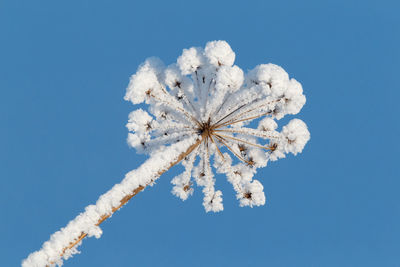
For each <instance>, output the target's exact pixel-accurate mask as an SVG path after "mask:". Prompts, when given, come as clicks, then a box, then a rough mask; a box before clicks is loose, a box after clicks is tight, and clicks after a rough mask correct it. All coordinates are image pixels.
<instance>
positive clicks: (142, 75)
mask: <svg viewBox="0 0 400 267" xmlns="http://www.w3.org/2000/svg"><path fill="white" fill-rule="evenodd" d="M234 61H235V53H234V52H233V51H232V49H231V47H230V46H229V45H228V44H227V43H226V42H225V41H213V42H209V43H207V45H206V47H205V48H204V49H203V48H199V47H192V48H190V49H184V50H183V53H182V55H181V56H180V57H179V58H178V60H177V63H176V64H172V65H169V66H164V65H163V64H162V62H161V61H160V60H158V59H156V58H150V59H148V60H146V61H145V62H144V63H143V64H142V65H141V66H140V67H139V69H138V71H137V73H136V74H134V75H133V76H132V77H131V80H130V83H129V86H128V88H127V92H126V96H125V99H126V100H130V101H132V102H133V103H134V104H141V103H143V102H145V103H146V104H148V106H149V109H148V111H145V110H143V109H140V108H139V109H137V110H135V111H133V112H132V113H131V114H130V115H129V121H128V124H127V127H128V129H129V131H130V133H129V135H128V143H129V145H131V146H132V147H134V148H136V149H137V151H138V152H141V153H148V154H150V157H149V158H148V159H147V160H146V161H145V162H144V163H143V164H142V165H141V166H140V167H139V168H137V169H136V170H133V171H131V172H129V173H127V174H126V176H125V178H124V179H123V180H122V182H121V183H119V184H116V185H115V186H114V187H113V188H111V189H110V190H109V191H108V192H106V193H105V194H103V195H101V196H100V197H99V199H98V200H97V202H96V204H94V205H89V206H87V207H86V208H85V211H84V212H82V213H80V214H79V215H78V216H77V217H76V218H75V219H73V220H72V221H70V222H69V223H68V225H67V226H66V227H63V228H61V229H60V230H59V231H57V232H56V233H54V234H53V235H51V237H50V240H48V241H46V242H44V244H43V246H42V248H41V249H40V250H39V251H36V252H33V253H31V254H30V255H29V257H28V258H26V259H25V260H24V261H23V263H22V266H23V267H44V266H55V265H59V266H61V265H62V263H63V260H65V259H68V258H69V257H71V256H72V255H73V254H75V253H78V252H79V251H78V250H77V246H79V245H80V244H81V241H82V239H83V238H85V237H91V236H95V237H96V238H99V237H100V236H101V234H102V230H101V228H100V227H99V225H100V224H101V223H102V222H103V221H104V220H105V219H107V218H109V217H111V215H112V214H113V213H114V212H115V211H117V210H118V209H119V208H121V207H122V206H123V205H124V204H125V203H126V202H127V201H129V199H130V198H131V197H133V196H134V195H136V194H137V193H138V192H140V191H141V190H143V189H144V188H145V187H146V186H148V185H152V184H154V181H155V180H156V179H158V177H159V176H160V175H161V174H162V173H164V172H165V171H167V170H168V169H169V168H170V167H172V166H174V165H175V164H177V163H179V162H182V165H183V166H184V168H185V171H184V172H183V173H182V174H180V175H178V176H177V177H175V178H174V179H173V180H172V183H173V185H174V187H173V190H172V192H173V194H175V195H176V196H178V197H180V198H181V199H183V200H185V199H187V197H188V196H190V195H191V194H192V193H193V183H192V178H191V177H193V178H194V181H195V182H196V183H197V185H199V186H201V187H203V193H204V200H203V205H204V208H205V210H206V211H213V212H218V211H221V210H222V209H223V205H222V193H221V191H216V190H215V188H214V183H215V178H214V174H213V169H215V170H216V172H217V173H221V174H225V175H226V176H227V178H228V181H229V182H230V183H231V184H232V185H233V188H234V189H235V191H236V197H237V198H238V199H239V201H240V205H241V206H251V207H252V206H259V205H263V204H264V203H265V195H264V192H263V186H262V185H261V183H260V182H259V181H257V180H254V179H253V176H254V174H255V173H256V169H257V168H260V167H264V166H266V165H267V163H268V161H275V160H277V159H279V158H284V157H285V154H287V153H293V154H295V155H296V154H297V153H299V152H301V151H302V150H303V148H304V146H305V144H306V143H307V141H308V140H309V138H310V134H309V132H308V130H307V126H306V124H305V123H304V122H302V121H301V120H299V119H292V120H291V121H290V122H289V123H288V124H287V125H286V126H283V127H282V128H281V130H280V131H278V125H277V123H276V121H277V120H279V119H281V118H283V117H284V116H285V115H287V114H297V113H298V112H299V111H300V110H301V108H302V107H303V105H304V103H305V101H306V99H305V97H304V95H303V90H302V87H301V85H300V83H299V82H297V81H296V80H294V79H289V76H288V74H287V73H286V72H285V71H284V70H283V69H282V68H281V67H279V66H277V65H273V64H263V65H259V66H256V67H255V68H254V69H253V70H250V71H249V72H247V74H245V73H244V72H243V71H242V70H241V69H240V68H239V67H238V66H235V65H233V64H234Z"/></svg>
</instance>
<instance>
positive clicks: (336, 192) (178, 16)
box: [0, 0, 400, 267]
mask: <svg viewBox="0 0 400 267" xmlns="http://www.w3.org/2000/svg"><path fill="white" fill-rule="evenodd" d="M215 2H216V3H215ZM215 2H214V1H146V2H145V1H141V2H138V1H102V0H97V1H84V0H81V1H54V0H53V1H20V0H14V1H11V0H10V1H5V0H2V1H0V123H1V131H0V183H1V185H0V208H1V210H2V215H1V219H0V258H1V262H2V264H1V265H2V266H18V265H19V264H20V262H21V260H22V259H23V258H25V257H26V256H27V255H28V254H29V253H30V252H32V251H34V250H37V249H39V248H40V247H41V245H42V243H43V242H44V241H45V240H47V239H48V237H49V235H50V234H52V233H53V232H54V231H56V230H58V229H59V228H60V227H62V226H64V225H65V224H66V223H67V222H68V221H69V220H70V219H72V218H74V217H75V216H76V215H77V214H78V213H79V212H80V211H82V210H83V208H84V207H85V206H86V205H88V204H91V203H94V202H95V201H96V199H97V197H98V196H99V195H100V194H102V193H104V192H105V191H107V190H108V189H109V188H110V187H111V186H112V185H113V184H115V183H117V182H119V181H120V180H121V179H122V178H123V176H124V174H125V173H126V172H128V171H129V170H132V169H135V168H137V167H138V166H139V165H140V164H141V162H143V161H144V160H145V158H146V157H145V156H143V155H136V153H135V151H134V150H133V149H130V148H129V147H128V146H127V145H126V142H125V140H126V136H127V130H126V128H125V126H124V125H125V123H126V121H127V116H128V113H129V112H130V111H131V110H133V109H134V107H133V106H132V105H131V104H130V103H128V102H125V101H124V100H123V95H124V93H125V88H126V86H127V83H128V78H129V76H130V75H131V74H132V73H134V72H135V71H136V68H137V66H138V65H139V64H140V63H141V62H142V61H143V60H144V59H145V58H146V57H148V56H159V57H160V58H161V59H162V60H163V61H164V62H166V63H173V62H174V61H175V60H176V58H177V56H178V55H179V54H180V53H181V50H182V49H183V48H187V47H191V46H204V45H205V43H206V42H207V41H210V40H219V39H222V40H226V41H228V42H229V43H230V45H231V47H232V48H233V50H234V51H235V52H236V64H237V65H239V66H240V67H241V68H243V69H244V70H247V69H251V68H253V67H254V66H255V65H257V64H260V63H268V62H272V63H275V64H278V65H281V66H282V67H284V68H285V70H286V71H287V72H288V73H289V74H290V75H291V76H292V77H295V78H296V79H297V80H299V81H300V82H301V83H302V84H303V88H304V92H305V94H306V96H307V104H306V106H305V107H304V108H303V110H302V112H301V113H300V114H299V115H298V116H297V117H299V118H301V119H302V120H304V121H305V122H306V123H307V124H308V126H309V130H310V132H311V141H310V142H309V143H308V145H307V146H306V148H305V150H304V151H303V153H302V154H300V155H298V156H296V157H294V156H289V157H288V158H287V159H284V160H280V161H277V162H275V163H272V164H270V165H269V166H268V167H267V168H264V169H262V170H260V171H259V172H258V174H257V177H258V178H259V180H260V181H262V183H263V184H264V188H265V192H266V194H267V205H266V206H263V207H258V208H253V209H251V208H240V207H239V206H238V203H237V201H236V200H235V199H234V192H233V189H232V188H231V186H230V185H229V184H228V183H227V182H226V181H225V178H224V177H218V181H217V185H218V187H219V188H221V189H222V191H223V193H224V204H225V211H223V212H222V213H218V214H206V213H205V212H204V210H203V207H202V205H201V193H200V190H199V189H195V194H194V196H193V197H192V198H190V199H189V200H187V201H186V202H181V201H180V200H179V199H178V198H176V197H174V196H172V195H171V193H170V190H171V185H170V180H171V178H172V177H173V176H174V175H175V174H177V173H178V171H179V170H180V168H175V169H172V170H171V171H169V172H168V173H167V174H165V175H163V176H162V178H161V179H160V180H159V182H158V183H157V184H156V186H154V187H153V188H150V189H148V190H146V191H145V192H143V193H141V194H140V195H138V196H137V197H136V198H135V199H134V200H133V201H131V202H130V203H129V204H128V205H127V206H126V207H124V208H123V209H122V210H121V211H119V212H118V213H117V214H116V215H115V216H113V217H112V219H111V220H109V221H107V222H106V223H104V224H103V225H102V228H103V231H104V234H103V236H102V238H101V239H99V240H97V239H94V238H92V239H88V240H85V242H84V244H83V246H82V247H81V250H82V254H81V255H77V256H75V257H74V258H72V259H70V260H68V261H67V262H66V264H65V266H71V267H72V266H97V267H101V266H173V267H179V266H194V267H197V266H199V267H200V266H400V253H399V250H400V228H399V225H400V194H399V186H400V181H399V177H400V175H399V174H400V172H399V166H398V162H399V157H398V151H399V149H400V146H399V134H400V126H399V119H398V114H399V111H400V110H399V104H398V98H399V97H400V90H399V89H400V88H399V86H398V71H399V67H400V52H399V46H400V34H399V27H400V17H399V15H398V10H399V8H400V6H399V4H398V3H397V2H396V1H343V0H336V1H215Z"/></svg>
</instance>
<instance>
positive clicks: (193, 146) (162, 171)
mask: <svg viewBox="0 0 400 267" xmlns="http://www.w3.org/2000/svg"><path fill="white" fill-rule="evenodd" d="M202 140H203V139H202V138H199V139H198V140H197V141H196V142H195V143H194V144H192V145H191V146H190V147H189V148H188V149H187V150H186V151H184V152H182V153H181V154H180V155H179V156H178V158H177V159H176V160H174V161H172V162H171V163H170V164H169V166H168V167H167V168H163V169H160V170H159V171H158V172H157V176H156V177H155V179H157V178H159V177H160V176H161V175H162V174H163V173H164V172H166V171H167V170H169V169H170V168H171V167H173V166H174V165H176V164H178V163H179V162H180V161H181V160H183V159H184V158H185V157H186V156H187V155H189V154H190V153H191V152H192V151H193V150H194V149H196V148H197V147H198V146H199V145H200V143H201V141H202ZM149 160H150V159H149ZM153 182H154V180H152V181H151V182H150V183H148V184H146V185H144V186H142V185H140V186H138V187H137V188H136V189H134V190H133V191H132V193H130V194H128V195H126V196H125V197H123V198H122V199H121V200H120V204H119V205H118V206H116V207H113V208H112V212H111V213H109V214H104V215H102V216H101V217H100V219H99V220H98V222H97V223H96V226H99V225H100V224H101V223H103V222H104V221H105V220H107V219H108V218H110V217H111V215H113V214H114V213H115V212H116V211H117V210H119V209H120V208H121V207H122V206H124V205H125V204H126V203H128V201H129V200H130V199H131V198H133V197H134V196H136V195H137V194H138V193H139V192H141V191H143V190H144V189H145V188H146V187H147V186H148V185H149V184H151V183H153ZM87 235H88V234H87V233H85V232H82V233H81V234H80V235H79V236H78V237H77V238H76V239H75V240H74V241H73V242H71V243H70V244H69V245H68V246H66V247H64V248H63V249H62V251H61V253H60V257H62V256H64V254H65V252H66V251H67V250H69V249H72V248H73V247H75V246H76V245H77V244H79V242H81V241H82V240H83V239H84V238H85V237H86V236H87ZM54 263H55V262H50V265H52V264H54ZM46 266H47V267H49V265H46Z"/></svg>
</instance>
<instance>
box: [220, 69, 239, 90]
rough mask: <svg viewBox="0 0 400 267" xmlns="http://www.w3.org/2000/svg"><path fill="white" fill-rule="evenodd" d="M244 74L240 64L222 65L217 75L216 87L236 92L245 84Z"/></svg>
mask: <svg viewBox="0 0 400 267" xmlns="http://www.w3.org/2000/svg"><path fill="white" fill-rule="evenodd" d="M243 80H244V74H243V71H242V69H240V68H239V67H238V66H233V67H228V66H222V67H221V68H220V69H219V70H218V72H217V76H216V84H215V89H217V90H228V91H229V93H233V92H236V91H237V90H239V89H240V87H241V86H242V84H243Z"/></svg>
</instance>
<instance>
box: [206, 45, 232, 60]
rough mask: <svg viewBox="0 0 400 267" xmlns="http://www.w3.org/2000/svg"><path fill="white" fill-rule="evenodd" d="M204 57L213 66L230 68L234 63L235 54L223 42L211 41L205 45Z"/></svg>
mask: <svg viewBox="0 0 400 267" xmlns="http://www.w3.org/2000/svg"><path fill="white" fill-rule="evenodd" d="M204 52H205V56H206V57H207V59H208V61H209V62H210V64H212V65H214V66H222V65H226V66H232V65H233V62H235V53H234V52H233V51H232V48H231V47H230V45H229V44H228V43H227V42H225V41H212V42H208V43H207V44H206V48H205V49H204Z"/></svg>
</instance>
